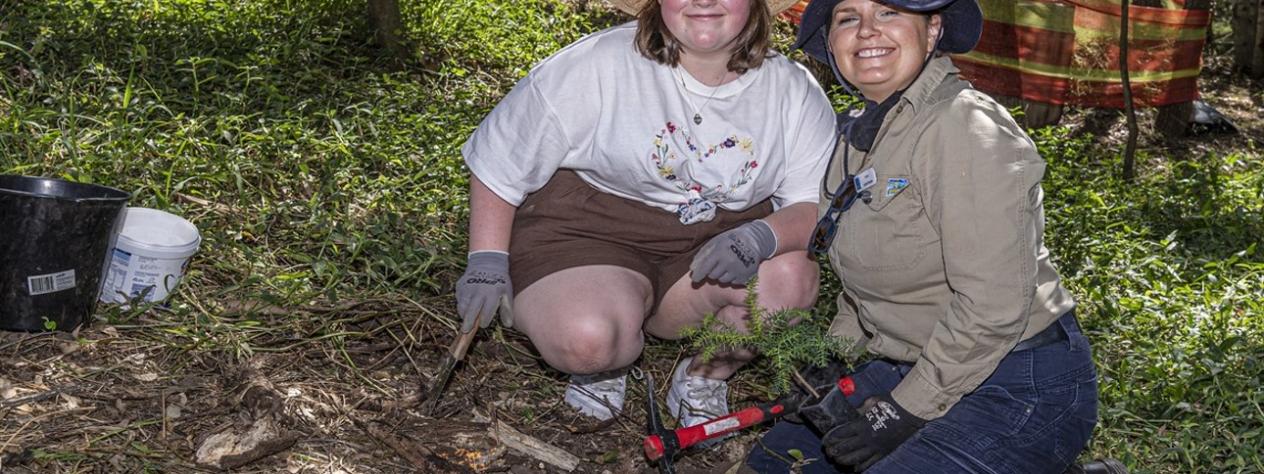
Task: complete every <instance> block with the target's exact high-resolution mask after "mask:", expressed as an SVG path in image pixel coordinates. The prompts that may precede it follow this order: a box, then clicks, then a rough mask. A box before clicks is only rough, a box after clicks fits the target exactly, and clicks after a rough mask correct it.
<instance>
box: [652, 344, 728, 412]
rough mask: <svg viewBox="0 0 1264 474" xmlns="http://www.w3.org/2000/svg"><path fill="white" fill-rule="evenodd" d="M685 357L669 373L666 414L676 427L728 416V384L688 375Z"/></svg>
mask: <svg viewBox="0 0 1264 474" xmlns="http://www.w3.org/2000/svg"><path fill="white" fill-rule="evenodd" d="M690 362H693V358H692V357H689V358H686V359H685V360H682V361H680V365H677V366H676V371H675V372H673V373H672V381H671V382H672V383H671V390H668V391H667V411H669V412H671V414H672V416H674V417H676V420H678V421H679V422H680V426H682V427H684V426H694V425H697V424H699V423H703V422H706V421H710V420H713V419H715V418H719V417H721V416H724V415H727V414H729V384H728V383H726V382H725V381H723V380H715V379H709V378H706V377H698V376H694V375H689V374H687V373H686V372H688V371H689V363H690Z"/></svg>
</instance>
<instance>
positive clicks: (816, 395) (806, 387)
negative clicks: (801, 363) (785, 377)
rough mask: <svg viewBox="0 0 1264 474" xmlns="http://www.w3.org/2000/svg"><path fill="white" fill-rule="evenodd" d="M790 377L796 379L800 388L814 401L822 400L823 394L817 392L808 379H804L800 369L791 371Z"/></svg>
mask: <svg viewBox="0 0 1264 474" xmlns="http://www.w3.org/2000/svg"><path fill="white" fill-rule="evenodd" d="M790 376H791V377H793V378H794V382H795V383H797V384H799V387H802V388H803V389H804V390H807V391H808V394H809V395H811V396H812V399H813V400H815V399H818V398H821V394H820V393H818V392H817V391H816V388H814V387H812V384H810V383H808V380H807V379H805V378H803V374H800V373H799V370H798V369H791V370H790Z"/></svg>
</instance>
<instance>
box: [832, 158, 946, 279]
mask: <svg viewBox="0 0 1264 474" xmlns="http://www.w3.org/2000/svg"><path fill="white" fill-rule="evenodd" d="M867 191H868V192H869V201H868V202H865V201H857V202H856V205H855V206H853V207H852V208H851V210H849V211H848V212H847V214H848V215H847V216H846V218H845V219H844V223H843V227H844V231H843V234H844V236H843V238H844V239H845V240H844V242H843V246H842V248H843V249H844V253H845V254H847V255H846V256H845V258H847V259H849V260H852V261H853V262H855V263H857V264H859V266H860V267H861V268H863V269H865V270H869V271H890V270H903V269H907V268H910V267H913V266H914V265H917V264H918V262H921V261H922V259H923V258H925V257H926V254H927V245H928V244H929V243H931V242H932V241H933V238H932V236H930V235H928V233H929V232H931V230H930V229H929V228H928V227H927V223H926V218H925V215H924V214H925V211H924V209H923V208H922V202H921V199H919V198H918V195H917V192H916V189H915V186H914V183H913V180H912V178H910V177H909V176H907V175H878V179H877V181H876V182H875V183H874V184H873V186H871V187H869V189H867Z"/></svg>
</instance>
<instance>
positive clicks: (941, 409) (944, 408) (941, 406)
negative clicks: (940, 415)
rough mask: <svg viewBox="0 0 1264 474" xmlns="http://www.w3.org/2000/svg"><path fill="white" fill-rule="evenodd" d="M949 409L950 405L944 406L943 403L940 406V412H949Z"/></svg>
mask: <svg viewBox="0 0 1264 474" xmlns="http://www.w3.org/2000/svg"><path fill="white" fill-rule="evenodd" d="M947 409H948V405H944V404H943V403H940V404H939V411H944V410H947Z"/></svg>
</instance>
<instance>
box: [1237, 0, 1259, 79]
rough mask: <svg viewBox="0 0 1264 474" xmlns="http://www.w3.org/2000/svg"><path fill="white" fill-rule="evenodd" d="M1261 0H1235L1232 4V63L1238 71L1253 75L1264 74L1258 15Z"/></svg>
mask: <svg viewBox="0 0 1264 474" xmlns="http://www.w3.org/2000/svg"><path fill="white" fill-rule="evenodd" d="M1262 3H1264V1H1262V0H1235V2H1234V4H1233V63H1234V67H1235V68H1236V69H1238V70H1239V71H1245V72H1247V73H1249V74H1251V75H1252V76H1254V77H1260V76H1262V75H1264V57H1262V56H1261V55H1264V50H1262V49H1261V45H1260V40H1261V28H1262V26H1261V25H1260V24H1259V23H1260V21H1259V20H1260V15H1261V14H1264V9H1261V8H1260V5H1261V4H1262Z"/></svg>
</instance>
